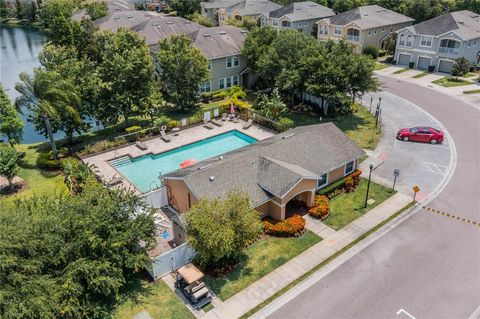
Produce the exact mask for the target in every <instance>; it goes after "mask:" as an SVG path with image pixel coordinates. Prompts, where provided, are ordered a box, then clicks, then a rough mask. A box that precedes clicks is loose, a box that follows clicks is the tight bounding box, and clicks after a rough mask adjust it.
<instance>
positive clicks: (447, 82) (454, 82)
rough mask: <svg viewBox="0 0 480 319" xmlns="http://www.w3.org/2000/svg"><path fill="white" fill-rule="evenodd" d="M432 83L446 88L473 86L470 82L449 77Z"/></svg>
mask: <svg viewBox="0 0 480 319" xmlns="http://www.w3.org/2000/svg"><path fill="white" fill-rule="evenodd" d="M432 83H434V84H438V85H441V86H443V87H446V88H448V87H453V86H461V85H469V84H472V82H470V81H465V80H462V79H456V78H452V77H449V76H446V77H444V78H441V79H438V80H435V81H433V82H432Z"/></svg>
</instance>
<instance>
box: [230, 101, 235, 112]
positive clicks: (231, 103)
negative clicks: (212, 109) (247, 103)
mask: <svg viewBox="0 0 480 319" xmlns="http://www.w3.org/2000/svg"><path fill="white" fill-rule="evenodd" d="M230 114H235V107H234V106H233V102H230Z"/></svg>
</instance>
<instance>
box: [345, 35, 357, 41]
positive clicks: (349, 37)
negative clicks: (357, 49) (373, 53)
mask: <svg viewBox="0 0 480 319" xmlns="http://www.w3.org/2000/svg"><path fill="white" fill-rule="evenodd" d="M347 40H349V41H357V42H358V41H360V36H359V35H350V34H348V35H347Z"/></svg>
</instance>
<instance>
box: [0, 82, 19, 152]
mask: <svg viewBox="0 0 480 319" xmlns="http://www.w3.org/2000/svg"><path fill="white" fill-rule="evenodd" d="M23 126H24V124H23V120H22V118H21V117H20V113H19V112H18V110H17V109H16V108H15V106H14V105H13V104H12V103H11V102H10V99H9V98H8V95H7V93H5V90H4V89H3V85H2V84H1V83H0V134H3V135H5V136H6V137H7V139H8V142H9V143H10V145H11V146H13V144H15V143H19V142H20V140H21V139H22V134H23Z"/></svg>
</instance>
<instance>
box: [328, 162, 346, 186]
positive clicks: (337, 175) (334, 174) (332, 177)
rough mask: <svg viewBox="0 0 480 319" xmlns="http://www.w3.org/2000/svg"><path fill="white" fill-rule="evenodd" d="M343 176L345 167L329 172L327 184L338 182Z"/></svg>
mask: <svg viewBox="0 0 480 319" xmlns="http://www.w3.org/2000/svg"><path fill="white" fill-rule="evenodd" d="M344 174H345V165H344V166H341V167H339V168H336V169H334V170H333V171H330V173H329V174H328V184H331V183H333V182H336V181H338V180H339V179H341V178H343V176H344Z"/></svg>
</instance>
